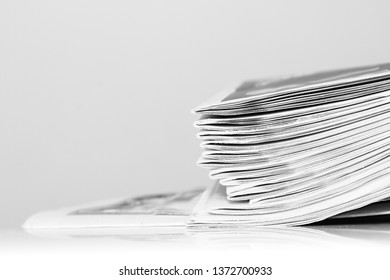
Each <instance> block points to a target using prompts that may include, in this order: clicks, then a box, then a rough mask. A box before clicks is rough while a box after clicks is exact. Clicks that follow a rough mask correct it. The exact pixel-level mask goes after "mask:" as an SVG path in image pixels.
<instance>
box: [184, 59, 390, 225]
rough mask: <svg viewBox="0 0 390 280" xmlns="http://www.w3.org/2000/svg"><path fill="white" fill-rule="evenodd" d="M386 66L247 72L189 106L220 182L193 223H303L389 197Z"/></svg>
mask: <svg viewBox="0 0 390 280" xmlns="http://www.w3.org/2000/svg"><path fill="white" fill-rule="evenodd" d="M389 90H390V64H382V65H375V66H369V67H359V68H353V69H343V70H337V71H328V72H321V73H315V74H311V75H302V76H294V77H286V78H277V79H263V80H253V81H248V82H245V83H242V84H241V85H239V86H238V87H237V88H235V89H234V90H232V91H230V92H227V93H223V94H222V95H219V96H217V97H216V98H215V99H214V100H212V101H211V102H208V103H207V104H205V105H203V106H201V107H198V108H196V109H195V112H196V113H199V114H201V115H202V116H201V118H200V120H198V121H197V122H196V127H198V128H199V129H200V132H199V134H198V136H199V137H200V138H201V140H202V143H201V146H202V147H203V148H204V152H203V154H202V157H201V159H200V160H199V164H200V165H201V166H203V167H207V168H209V169H210V177H211V178H213V179H216V180H217V181H218V182H219V183H217V184H216V185H215V186H213V187H210V188H209V189H208V190H207V191H206V192H205V193H204V194H203V196H202V197H201V199H200V201H199V203H198V205H197V206H196V208H195V211H194V214H193V216H192V218H191V221H190V225H192V226H202V225H205V226H210V225H211V226H224V225H227V226H229V225H237V224H241V225H260V226H262V225H302V224H308V223H312V222H316V221H320V220H324V219H326V218H328V217H331V216H334V215H337V214H339V213H343V212H346V211H350V210H353V209H357V208H361V207H363V206H365V205H368V204H371V203H374V202H377V201H381V200H385V199H386V198H388V197H390V97H389V95H390V91H389Z"/></svg>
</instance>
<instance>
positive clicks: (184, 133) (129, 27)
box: [0, 0, 390, 227]
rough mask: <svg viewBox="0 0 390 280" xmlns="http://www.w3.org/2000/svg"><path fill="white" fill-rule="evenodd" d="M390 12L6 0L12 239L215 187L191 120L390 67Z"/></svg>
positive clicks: (2, 137)
mask: <svg viewBox="0 0 390 280" xmlns="http://www.w3.org/2000/svg"><path fill="white" fill-rule="evenodd" d="M389 11H390V1H322V2H319V1H284V2H283V1H243V0H240V1H226V0H223V1H210V0H207V1H199V0H197V1H183V0H178V1H170V0H169V1H161V0H159V1H149V0H142V1H130V0H123V1H120V0H113V1H96V0H94V1H92V0H67V1H51V0H47V1H42V0H37V1H27V0H2V1H0V209H1V211H0V227H14V226H19V225H20V224H21V223H22V222H23V221H24V220H25V218H27V217H28V216H29V215H31V214H32V213H34V212H36V211H39V210H43V209H50V208H57V207H61V206H67V205H72V204H77V203H84V202H88V201H94V200H98V199H104V198H107V197H118V196H129V195H132V194H141V193H151V192H156V191H170V190H172V191H174V190H185V189H191V188H193V187H196V186H207V185H209V184H211V181H210V180H209V179H208V176H207V171H206V170H202V169H200V168H198V167H197V166H196V165H195V162H196V160H197V158H198V156H199V154H200V152H201V150H200V148H199V140H198V139H197V138H196V137H195V134H196V130H195V129H194V128H193V126H192V123H193V121H195V120H196V116H193V115H191V114H190V110H191V109H192V108H193V107H195V106H197V105H199V103H202V102H203V101H204V100H206V99H208V98H209V97H210V96H212V95H213V94H214V93H215V92H218V91H219V90H221V89H223V88H224V87H225V86H226V85H228V84H230V83H231V81H236V80H240V79H245V78H255V77H263V76H273V75H284V74H289V73H300V72H309V71H315V70H321V69H329V68H337V67H348V66H355V65H362V64H371V63H378V62H388V61H390V35H389V34H390V33H389V26H390V17H389Z"/></svg>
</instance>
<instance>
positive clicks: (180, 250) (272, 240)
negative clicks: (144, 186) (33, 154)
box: [0, 223, 390, 279]
mask: <svg viewBox="0 0 390 280" xmlns="http://www.w3.org/2000/svg"><path fill="white" fill-rule="evenodd" d="M389 249H390V223H377V224H356V225H322V226H311V227H295V228H256V229H253V228H252V229H236V230H215V229H213V230H207V231H205V230H202V231H199V230H196V231H195V230H188V229H185V228H147V227H144V228H126V229H125V228H122V229H120V228H118V229H108V228H106V229H104V228H102V229H85V230H61V231H57V230H51V231H31V232H25V231H23V230H22V229H3V230H1V231H0V263H1V264H3V267H2V268H1V269H0V279H23V278H26V277H27V278H28V277H30V279H38V277H39V278H40V279H46V278H47V279H51V278H52V277H53V274H55V275H56V279H69V277H71V278H72V279H86V278H88V279H90V278H91V279H92V277H93V278H94V279H109V278H110V279H122V278H115V277H119V276H118V269H119V268H120V267H122V266H123V265H127V266H132V265H133V266H135V265H136V266H152V267H155V266H166V267H167V266H173V265H178V266H181V267H193V266H197V267H212V266H219V265H229V266H238V265H241V266H243V265H251V266H256V265H257V266H258V265H272V266H273V267H274V269H275V270H278V274H277V275H273V278H272V279H286V277H290V276H294V275H295V276H296V277H300V278H301V279H306V277H307V279H310V277H311V276H312V274H313V273H315V274H316V277H317V279H329V277H332V275H333V276H334V275H335V273H336V274H337V275H338V276H346V277H347V276H348V277H352V278H354V277H355V278H357V277H360V276H362V277H363V276H365V277H369V276H370V275H371V276H372V275H374V276H375V277H377V279H381V277H382V276H383V277H384V276H387V270H386V269H387V263H388V257H387V254H388V252H389ZM325 267H327V269H326V270H324V268H325ZM358 267H361V268H364V269H363V270H359V269H357V268H358ZM21 268H23V269H21ZM319 270H323V271H322V273H321V274H318V271H319ZM3 276H6V277H7V278H3ZM139 277H141V276H139ZM203 277H204V278H203V279H208V278H206V276H203ZM210 277H211V276H210ZM214 277H216V276H214ZM247 277H248V276H247ZM247 277H246V278H245V277H244V278H240V277H238V279H248V278H247ZM27 278H26V279H27ZM211 278H212V277H211ZM140 279H146V278H142V277H141V278H140ZM148 279H149V278H148ZM151 279H158V278H153V277H152V278H151ZM183 279H186V278H183ZM212 279H215V278H212ZM383 279H386V278H383Z"/></svg>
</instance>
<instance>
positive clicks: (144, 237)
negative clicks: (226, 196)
mask: <svg viewBox="0 0 390 280" xmlns="http://www.w3.org/2000/svg"><path fill="white" fill-rule="evenodd" d="M340 244H350V245H354V246H355V245H381V246H382V245H390V223H371V224H345V225H312V226H305V227H261V228H260V227H259V228H253V227H252V228H229V229H227V228H222V229H218V228H210V229H187V228H185V227H165V228H148V227H143V228H99V229H62V230H46V231H45V230H39V231H30V232H24V231H22V230H2V231H0V247H2V248H8V249H15V248H18V247H19V248H20V247H23V248H24V249H25V248H31V249H34V248H38V247H39V248H40V249H42V248H45V246H46V248H47V247H48V246H53V245H65V246H68V245H71V246H72V245H75V246H81V248H82V246H87V247H89V248H91V247H99V248H110V249H115V248H122V247H123V246H124V247H126V248H129V246H130V247H131V246H133V247H135V248H137V247H139V248H141V247H142V248H148V247H149V248H152V247H155V246H159V247H160V248H162V249H163V247H164V246H169V247H172V246H173V247H174V246H175V245H179V247H183V246H184V247H186V248H201V247H210V246H211V247H215V248H225V247H226V248H234V247H235V248H245V247H253V246H255V247H256V246H285V245H298V246H301V245H308V246H313V245H318V246H323V245H324V246H328V245H332V246H338V245H340Z"/></svg>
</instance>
